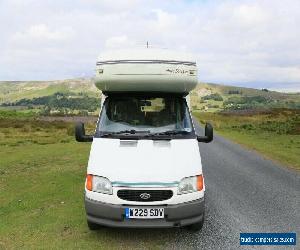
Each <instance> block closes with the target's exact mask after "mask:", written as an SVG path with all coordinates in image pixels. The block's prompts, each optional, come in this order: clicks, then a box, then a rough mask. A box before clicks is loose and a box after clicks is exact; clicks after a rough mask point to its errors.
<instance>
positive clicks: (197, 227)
mask: <svg viewBox="0 0 300 250" xmlns="http://www.w3.org/2000/svg"><path fill="white" fill-rule="evenodd" d="M203 224H204V214H203V218H202V220H201V221H199V222H197V223H195V224H192V225H188V226H187V229H188V230H190V231H193V232H197V231H200V230H201V229H202V227H203Z"/></svg>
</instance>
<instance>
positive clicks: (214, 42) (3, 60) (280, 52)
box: [0, 0, 300, 91]
mask: <svg viewBox="0 0 300 250" xmlns="http://www.w3.org/2000/svg"><path fill="white" fill-rule="evenodd" d="M0 31H1V33H0V80H56V79H66V78H75V77H92V76H93V75H94V72H95V62H96V59H97V57H98V55H99V54H100V53H101V52H103V51H104V50H107V49H118V48H131V47H134V48H135V47H143V46H145V44H146V41H149V44H150V46H153V47H156V48H168V49H172V50H179V51H186V52H190V53H192V54H193V55H194V56H195V58H196V60H197V65H198V72H199V80H200V81H204V82H214V83H221V84H227V85H230V84H231V85H236V86H245V87H254V88H259V89H260V88H268V89H273V90H280V91H300V1H299V0H285V1H282V0H222V1H221V0H220V1H218V0H210V1H209V0H198V1H197V0H181V1H180V0H168V1H167V0H166V1H162V0H148V1H146V0H145V1H143V0H122V1H117V0H113V1H109V0H64V1H56V0H43V1H41V0H0Z"/></svg>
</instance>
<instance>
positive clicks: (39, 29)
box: [12, 24, 73, 41]
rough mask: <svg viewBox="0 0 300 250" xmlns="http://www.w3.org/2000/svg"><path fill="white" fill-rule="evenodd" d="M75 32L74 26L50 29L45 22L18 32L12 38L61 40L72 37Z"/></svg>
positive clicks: (15, 39)
mask: <svg viewBox="0 0 300 250" xmlns="http://www.w3.org/2000/svg"><path fill="white" fill-rule="evenodd" d="M72 34H73V30H72V28H60V29H59V30H50V28H49V27H48V26H47V25H45V24H37V25H33V26H31V27H29V28H28V29H27V30H25V31H23V32H16V33H15V34H14V35H13V37H12V40H14V41H19V40H21V41H23V40H36V39H38V40H42V41H47V40H52V41H61V40H66V39H68V38H70V37H71V36H72Z"/></svg>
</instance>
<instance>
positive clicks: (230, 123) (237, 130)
mask: <svg viewBox="0 0 300 250" xmlns="http://www.w3.org/2000/svg"><path fill="white" fill-rule="evenodd" d="M194 116H195V117H196V118H197V119H198V120H199V121H200V122H201V123H202V124H204V123H205V122H206V121H210V122H211V123H212V124H213V127H214V129H215V130H216V132H217V133H218V134H220V135H222V136H225V137H226V138H228V139H231V140H233V141H235V142H237V143H239V144H242V145H244V146H246V147H247V148H250V149H253V150H256V151H258V152H259V153H261V154H263V155H264V156H266V157H267V158H270V159H273V160H275V161H278V162H280V163H281V164H282V165H285V166H288V167H291V168H294V169H297V170H300V154H299V152H300V110H287V109H282V110H279V109H277V110H272V111H268V112H266V111H264V112H261V113H260V112H254V113H251V112H248V113H247V112H245V113H209V112H194Z"/></svg>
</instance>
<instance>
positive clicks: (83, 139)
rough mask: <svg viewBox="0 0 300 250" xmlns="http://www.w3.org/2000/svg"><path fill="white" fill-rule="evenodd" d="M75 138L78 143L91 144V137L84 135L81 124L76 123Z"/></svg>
mask: <svg viewBox="0 0 300 250" xmlns="http://www.w3.org/2000/svg"><path fill="white" fill-rule="evenodd" d="M75 138H76V141H78V142H92V141H93V136H92V135H86V134H85V128H84V124H83V123H82V122H78V123H76V125H75Z"/></svg>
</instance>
